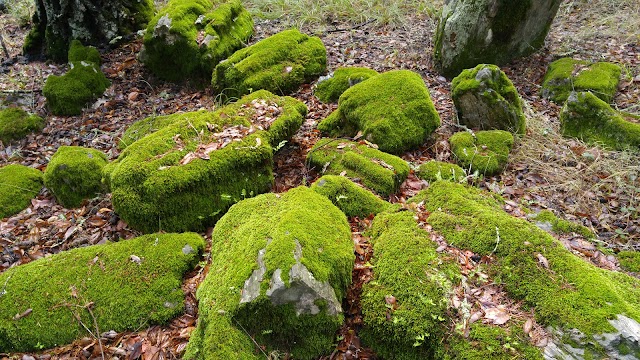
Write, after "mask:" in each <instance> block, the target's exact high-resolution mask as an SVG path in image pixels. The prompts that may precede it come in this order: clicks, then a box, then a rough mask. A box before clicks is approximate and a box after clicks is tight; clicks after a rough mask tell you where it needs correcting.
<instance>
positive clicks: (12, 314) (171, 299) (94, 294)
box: [0, 233, 204, 352]
mask: <svg viewBox="0 0 640 360" xmlns="http://www.w3.org/2000/svg"><path fill="white" fill-rule="evenodd" d="M203 248H204V240H203V239H202V238H201V237H200V236H199V235H198V234H193V233H189V234H152V235H146V236H141V237H138V238H135V239H131V240H126V241H121V242H118V243H115V244H106V245H96V246H90V247H85V248H80V249H73V250H69V251H65V252H62V253H60V254H56V255H52V256H49V257H46V258H42V259H40V260H36V261H33V262H31V263H28V264H25V265H21V266H18V267H13V268H11V269H8V270H7V271H5V272H4V273H2V274H0V282H1V283H2V284H3V285H4V286H3V288H2V296H0V351H2V352H8V351H31V350H37V349H41V348H43V347H44V348H50V347H54V346H59V345H63V344H68V343H70V342H72V341H73V340H75V339H77V338H79V337H82V336H88V333H87V330H85V328H84V327H83V325H86V326H87V327H88V328H89V329H94V328H95V327H97V328H98V329H100V331H108V330H115V331H124V330H136V329H140V328H142V327H145V326H148V325H150V324H154V323H165V322H167V321H168V320H170V319H171V318H173V317H174V316H176V315H178V314H180V313H182V311H183V310H184V293H183V292H182V289H181V287H180V286H181V284H182V277H183V275H184V274H185V273H186V272H187V271H189V270H191V269H192V268H193V266H194V265H195V264H196V263H197V262H198V260H199V259H200V253H201V252H202V250H203ZM94 321H95V323H94Z"/></svg>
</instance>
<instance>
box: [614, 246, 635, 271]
mask: <svg viewBox="0 0 640 360" xmlns="http://www.w3.org/2000/svg"><path fill="white" fill-rule="evenodd" d="M618 261H620V266H621V267H622V268H623V269H625V270H626V271H631V272H636V273H640V252H637V251H620V252H619V253H618Z"/></svg>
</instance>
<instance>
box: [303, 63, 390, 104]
mask: <svg viewBox="0 0 640 360" xmlns="http://www.w3.org/2000/svg"><path fill="white" fill-rule="evenodd" d="M376 75H378V72H377V71H375V70H373V69H368V68H364V67H341V68H338V69H336V71H334V72H333V73H331V74H330V75H329V76H327V77H323V78H321V79H320V81H318V86H317V88H316V92H315V94H316V96H317V97H318V99H320V101H322V102H325V103H329V102H336V101H338V98H340V95H342V93H343V92H345V91H346V90H347V89H348V88H350V87H352V86H353V85H355V84H357V83H361V82H363V81H365V80H367V79H368V78H370V77H373V76H376Z"/></svg>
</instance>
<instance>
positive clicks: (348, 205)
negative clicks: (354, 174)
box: [311, 175, 396, 218]
mask: <svg viewBox="0 0 640 360" xmlns="http://www.w3.org/2000/svg"><path fill="white" fill-rule="evenodd" d="M311 190H313V191H315V192H317V193H318V194H320V195H322V196H324V197H326V198H327V199H329V200H331V202H332V203H333V204H334V205H335V206H337V207H338V208H340V210H342V212H343V213H345V215H347V216H349V217H351V216H359V217H363V218H364V217H367V216H369V215H371V214H373V215H376V214H378V213H381V212H383V211H388V210H391V209H393V208H396V206H394V205H391V203H388V202H386V201H384V200H382V199H380V198H379V197H377V196H375V195H374V194H372V193H371V192H369V191H368V190H366V189H363V188H362V187H360V186H358V185H357V184H355V183H354V182H353V181H351V180H349V179H348V178H346V177H344V176H336V175H325V176H323V177H321V178H320V179H318V180H317V181H316V182H314V183H313V185H311Z"/></svg>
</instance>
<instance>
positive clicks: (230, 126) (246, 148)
mask: <svg viewBox="0 0 640 360" xmlns="http://www.w3.org/2000/svg"><path fill="white" fill-rule="evenodd" d="M306 111H307V108H306V106H305V105H304V104H303V103H301V102H300V101H298V100H296V99H293V98H290V97H279V96H275V95H273V94H271V93H269V92H267V91H258V92H255V93H253V94H251V95H248V96H246V97H244V98H242V99H240V100H239V101H238V102H236V103H233V104H231V105H227V106H225V107H222V108H219V109H217V110H216V111H196V112H189V113H181V114H173V115H170V116H172V117H174V118H175V119H174V120H167V123H168V124H169V125H166V126H164V127H162V128H160V129H159V130H158V131H155V132H153V133H151V134H149V135H147V136H145V137H143V138H141V139H140V140H138V141H136V142H134V143H133V144H131V145H129V146H127V147H126V149H124V150H123V151H122V153H120V156H119V157H118V159H116V160H115V161H114V162H112V163H111V164H109V165H107V166H106V167H105V170H104V177H105V181H106V183H107V184H108V185H109V186H110V188H111V191H112V202H113V206H114V209H115V211H116V212H117V213H118V214H119V215H120V216H121V217H122V219H124V220H125V221H126V222H127V223H128V224H129V225H130V226H132V227H134V228H136V229H139V230H141V231H144V232H154V231H157V230H161V229H162V230H166V231H186V230H203V229H205V228H206V227H208V226H212V225H213V224H215V222H216V221H217V220H218V219H219V218H220V217H221V216H222V215H223V214H224V213H225V212H226V211H227V209H228V208H229V207H230V206H231V205H233V204H234V203H236V202H238V201H239V200H241V199H243V198H246V197H251V196H254V195H257V194H260V193H263V192H267V191H269V190H270V189H271V185H272V182H273V171H272V168H273V152H274V150H273V148H274V147H275V146H277V145H278V144H279V143H280V142H282V141H284V140H286V139H288V138H289V137H290V136H292V135H293V134H294V133H295V132H296V131H297V130H298V128H299V127H300V125H301V124H302V122H303V121H304V117H305V115H306Z"/></svg>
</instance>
